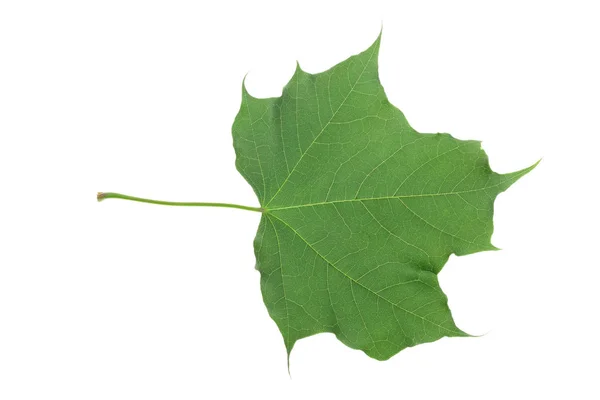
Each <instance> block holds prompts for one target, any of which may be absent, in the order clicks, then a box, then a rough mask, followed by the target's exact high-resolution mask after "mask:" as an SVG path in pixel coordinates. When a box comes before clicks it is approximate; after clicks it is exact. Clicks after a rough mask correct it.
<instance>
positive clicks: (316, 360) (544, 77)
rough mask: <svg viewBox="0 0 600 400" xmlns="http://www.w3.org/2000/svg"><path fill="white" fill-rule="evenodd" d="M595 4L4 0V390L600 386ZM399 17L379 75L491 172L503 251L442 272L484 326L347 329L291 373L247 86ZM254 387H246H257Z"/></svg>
mask: <svg viewBox="0 0 600 400" xmlns="http://www.w3.org/2000/svg"><path fill="white" fill-rule="evenodd" d="M594 3H595V2H593V1H589V2H584V1H561V2H553V1H543V2H532V1H509V2H507V1H502V2H481V1H473V2H464V1H452V2H446V1H440V2H430V1H419V2H416V1H415V2H410V3H408V2H402V1H393V2H389V3H384V2H379V1H373V0H371V1H368V2H356V3H354V2H349V1H344V2H338V3H334V2H327V1H324V0H321V1H317V2H311V1H306V0H303V1H295V2H283V1H274V2H263V1H246V2H225V1H224V2H200V1H190V2H176V1H169V2H167V1H165V2H155V1H139V2H134V1H122V0H120V1H102V2H81V1H72V2H67V1H53V2H46V1H39V2H31V1H3V2H2V3H0V4H1V5H0V135H1V136H0V399H3V400H12V399H86V400H87V399H198V398H260V399H288V398H292V399H306V398H313V399H320V398H329V399H334V398H347V399H353V398H357V399H358V398H361V399H362V398H367V397H368V398H386V399H387V398H398V399H439V398H445V399H458V398H460V399H463V400H464V399H506V398H511V399H533V398H573V399H597V398H599V396H600V390H599V387H598V380H597V379H598V369H599V366H598V359H599V357H600V351H599V345H598V341H599V339H598V333H599V328H600V326H599V323H598V314H599V312H598V306H599V305H600V296H599V294H598V293H599V292H600V281H599V278H600V272H599V269H600V264H599V262H598V254H597V252H598V238H599V235H598V227H599V223H600V221H599V218H598V197H597V196H596V192H597V187H598V172H599V170H600V168H599V167H598V161H597V160H598V154H599V153H598V147H599V145H600V140H599V139H598V137H599V135H600V124H599V123H598V113H599V110H600V94H599V93H600V79H599V71H600V60H599V51H598V48H599V47H598V46H599V44H598V38H599V37H600V28H599V24H598V19H599V16H600V13H599V11H598V10H597V9H596V8H595V6H594V5H595V4H594ZM382 23H383V38H382V45H381V52H380V75H381V80H382V83H383V85H384V87H385V89H386V92H387V94H388V96H389V98H390V100H391V101H392V103H393V104H395V105H397V106H398V107H399V108H400V109H401V110H403V111H404V113H405V115H406V116H407V118H408V120H409V121H410V122H411V124H412V125H413V126H414V127H415V128H416V129H417V130H419V131H421V132H450V133H452V134H453V135H455V136H456V137H458V138H461V139H479V140H482V141H483V147H484V149H485V150H486V151H487V153H488V155H489V156H490V161H491V165H492V168H493V169H494V170H496V171H498V172H509V171H513V170H516V169H520V168H523V167H526V166H528V165H530V164H532V163H533V162H535V161H536V160H538V159H539V158H541V157H543V161H542V163H541V164H540V165H539V166H538V168H537V169H536V170H535V171H533V172H532V173H530V174H529V175H528V176H526V177H524V178H523V179H522V180H521V181H519V182H518V183H517V184H515V185H514V186H513V187H512V188H511V189H510V190H509V191H508V192H506V193H504V194H501V195H500V196H499V197H498V199H497V201H496V213H495V233H494V236H493V243H494V244H495V245H496V246H498V247H500V248H502V249H503V250H502V251H499V252H486V253H479V254H475V255H470V256H466V257H461V258H456V257H451V259H450V261H449V262H448V264H447V265H446V267H445V269H444V270H443V271H442V273H441V274H440V281H441V284H442V287H443V289H444V291H445V292H446V293H447V294H448V296H449V299H450V307H451V308H452V310H453V314H454V317H455V319H456V321H457V324H458V326H459V327H461V328H462V329H463V330H465V331H467V332H470V333H472V334H476V335H479V334H482V335H483V336H482V337H479V338H472V339H447V338H446V339H442V340H440V341H438V342H435V343H432V344H425V345H421V346H417V347H415V348H410V349H407V350H405V351H403V352H401V353H399V354H398V355H397V356H395V357H393V358H392V359H391V360H389V361H386V362H379V361H375V360H372V359H369V358H368V357H367V356H366V355H364V354H363V353H362V352H359V351H355V350H351V349H349V348H347V347H345V346H344V345H342V344H341V343H340V342H338V341H337V340H336V339H335V337H334V336H333V335H331V334H322V335H318V336H314V337H311V338H308V339H304V340H302V341H300V342H298V343H297V345H296V347H295V349H294V351H293V353H292V356H291V379H290V377H289V376H288V372H287V368H286V355H285V350H284V346H283V341H282V339H281V337H280V334H279V332H278V330H277V327H276V326H275V324H274V323H273V321H272V320H271V319H270V318H269V316H268V314H267V311H266V308H265V307H264V305H263V303H262V299H261V295H260V289H259V274H258V272H256V271H255V270H254V254H253V249H252V241H253V239H254V235H255V231H256V228H257V225H258V221H259V217H260V215H259V214H258V213H252V212H246V211H241V210H233V209H210V208H174V207H160V206H153V205H147V204H140V203H132V202H125V201H119V200H107V201H105V202H103V203H101V204H98V203H97V202H96V200H95V196H96V192H97V191H115V192H122V193H127V194H132V195H137V196H143V197H151V198H158V199H166V200H195V201H223V202H233V203H241V204H246V205H251V206H252V205H257V200H256V198H255V196H254V194H253V192H252V190H251V188H250V186H249V185H248V184H247V183H246V182H245V181H244V180H243V179H242V177H241V176H240V175H239V174H238V173H237V171H236V170H235V166H234V159H235V156H234V151H233V148H232V139H231V132H230V128H231V124H232V122H233V119H234V117H235V115H236V113H237V111H238V108H239V104H240V96H241V92H240V89H241V81H242V78H243V76H244V74H246V73H247V72H249V74H248V78H247V85H248V88H249V90H250V92H251V93H252V94H253V95H255V96H278V95H279V94H280V92H281V87H282V86H283V85H284V84H285V83H286V82H287V80H288V79H289V78H290V77H291V75H292V73H293V70H294V68H295V62H296V60H299V62H300V64H301V65H302V67H303V68H304V69H305V70H307V71H309V72H319V71H322V70H324V69H327V68H329V67H331V66H333V65H334V64H336V63H337V62H340V61H342V60H344V59H345V58H347V57H348V56H350V55H352V54H355V53H357V52H360V51H362V50H364V49H365V48H367V47H368V46H369V45H370V44H371V43H372V41H373V40H374V39H375V38H376V36H377V34H378V33H379V30H380V26H381V24H382ZM234 396H237V397H234Z"/></svg>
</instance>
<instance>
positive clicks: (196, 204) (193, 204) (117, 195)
mask: <svg viewBox="0 0 600 400" xmlns="http://www.w3.org/2000/svg"><path fill="white" fill-rule="evenodd" d="M97 199H98V201H102V200H104V199H123V200H131V201H139V202H140V203H150V204H160V205H163V206H181V207H226V208H239V209H240V210H248V211H256V212H264V211H265V210H264V209H263V208H259V207H248V206H242V205H239V204H229V203H203V202H187V201H163V200H152V199H144V198H142V197H134V196H128V195H126V194H121V193H110V192H109V193H103V192H98V196H97Z"/></svg>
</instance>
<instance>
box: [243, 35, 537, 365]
mask: <svg viewBox="0 0 600 400" xmlns="http://www.w3.org/2000/svg"><path fill="white" fill-rule="evenodd" d="M379 43H380V37H379V38H377V40H376V41H375V43H373V45H372V46H371V47H369V48H368V49H367V50H365V51H364V52H362V53H360V54H358V55H355V56H352V57H350V58H349V59H347V60H346V61H343V62H341V63H339V64H337V65H336V66H334V67H333V68H331V69H330V70H328V71H325V72H322V73H319V74H309V73H307V72H305V71H302V69H301V68H300V67H299V66H298V67H297V68H296V71H295V73H294V75H293V77H292V79H291V80H290V81H289V83H288V84H287V85H286V86H285V87H284V89H283V93H282V95H281V97H277V98H266V99H259V98H255V97H252V96H251V95H250V94H249V93H248V92H247V90H246V89H245V86H243V89H242V96H243V97H242V105H241V108H240V111H239V113H238V115H237V117H236V119H235V122H234V124H233V129H232V130H233V139H234V147H235V150H236V155H237V160H236V166H237V169H238V170H239V172H240V173H241V174H242V175H243V176H244V178H245V179H246V180H247V181H248V183H249V184H250V185H251V186H252V188H253V189H254V191H255V192H256V195H257V196H258V199H259V201H260V204H261V206H262V210H263V214H262V218H261V221H260V225H259V228H258V233H257V236H256V239H255V242H254V245H255V246H254V248H255V254H256V268H257V269H258V270H259V271H260V273H261V289H262V294H263V298H264V302H265V305H266V306H267V309H268V311H269V314H270V316H271V317H272V318H273V320H274V321H275V322H276V323H277V326H278V327H279V330H280V331H281V334H282V335H283V338H284V342H285V346H286V348H287V351H288V356H289V353H290V352H291V350H292V348H293V346H294V343H296V341H298V340H299V339H302V338H305V337H307V336H311V335H314V334H317V333H321V332H332V333H334V334H335V335H336V336H337V338H338V339H339V340H340V341H342V342H343V343H345V344H346V345H347V346H349V347H351V348H354V349H360V350H362V351H364V352H365V353H366V354H367V355H369V356H370V357H373V358H376V359H378V360H385V359H388V358H390V357H391V356H393V355H394V354H396V353H398V352H399V351H401V350H402V349H405V348H407V347H410V346H414V345H416V344H419V343H425V342H432V341H435V340H438V339H440V338H442V337H444V336H468V335H467V334H466V333H464V332H463V331H461V330H460V329H459V328H457V327H456V325H455V323H454V321H453V319H452V315H451V313H450V309H449V308H448V304H447V297H446V295H445V294H444V293H443V292H442V290H441V288H440V286H439V282H438V278H437V274H438V273H439V272H440V270H441V269H442V267H443V266H444V264H445V263H446V261H447V260H448V257H449V256H450V254H452V253H454V254H457V255H464V254H470V253H475V252H478V251H484V250H492V249H495V247H494V246H493V245H492V244H491V242H490V238H491V235H492V230H493V223H492V216H493V205H494V199H495V198H496V196H497V195H498V194H499V193H500V192H502V191H504V190H506V189H507V188H508V187H509V186H510V185H512V184H513V183H514V182H515V181H516V180H517V179H519V178H520V177H522V176H523V175H525V174H526V173H528V172H529V171H531V170H532V169H533V168H534V167H535V165H533V166H531V167H529V168H526V169H523V170H521V171H517V172H513V173H510V174H497V173H495V172H493V171H492V170H491V168H490V166H489V163H488V158H487V156H486V154H485V152H484V151H483V150H482V149H481V145H480V142H478V141H470V140H469V141H464V140H458V139H455V138H453V137H452V136H450V135H449V134H439V133H438V134H422V133H418V132H416V131H415V130H414V129H413V128H411V126H410V125H409V124H408V122H407V120H406V118H405V117H404V114H402V112H401V111H400V110H398V109H397V108H396V107H394V106H393V105H392V104H390V102H389V101H388V99H387V97H386V95H385V92H384V90H383V87H382V86H381V83H380V81H379V77H378V68H377V56H378V51H379Z"/></svg>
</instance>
